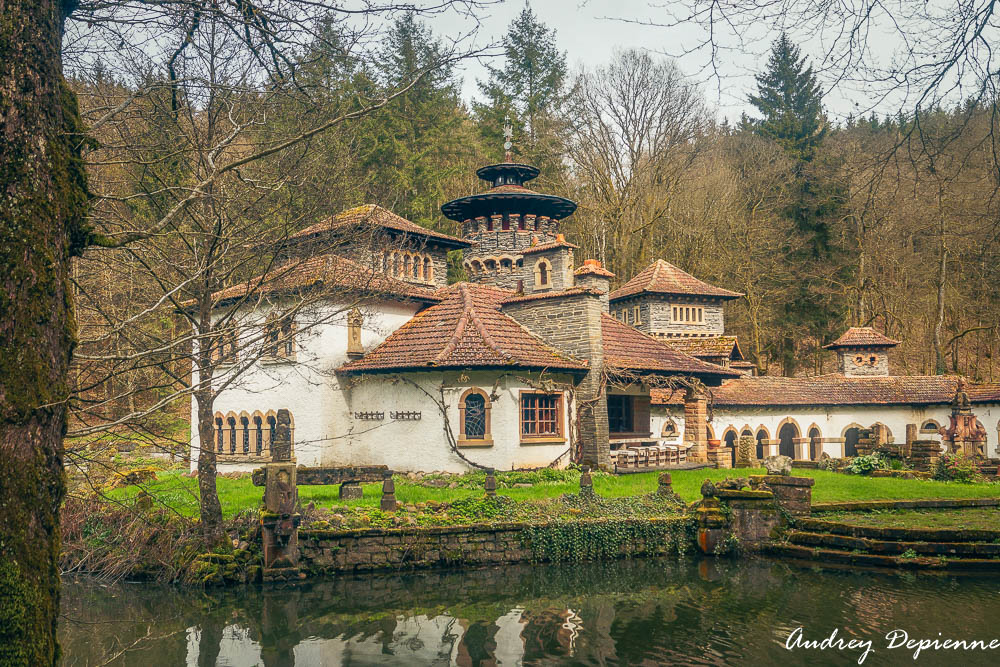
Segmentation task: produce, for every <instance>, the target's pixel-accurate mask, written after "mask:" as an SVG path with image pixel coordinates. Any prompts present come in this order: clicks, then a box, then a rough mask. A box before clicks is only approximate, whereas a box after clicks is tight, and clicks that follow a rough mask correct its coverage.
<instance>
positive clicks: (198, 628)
mask: <svg viewBox="0 0 1000 667" xmlns="http://www.w3.org/2000/svg"><path fill="white" fill-rule="evenodd" d="M62 607H63V616H62V619H61V622H60V623H61V625H60V628H61V629H60V633H61V641H62V646H63V651H64V664H66V665H95V664H104V663H105V662H108V661H110V664H114V665H143V666H148V665H189V666H208V665H239V666H243V665H267V666H279V665H280V666H288V665H299V666H301V665H320V666H327V667H332V666H334V665H450V664H454V665H483V666H486V665H519V664H524V665H557V664H558V665H634V664H645V665H663V664H669V665H736V664H743V665H772V664H784V665H798V664H820V665H826V664H829V665H851V664H858V662H859V660H861V659H862V657H864V662H863V664H865V665H897V664H898V665H903V664H910V665H912V664H919V665H955V664H962V665H963V666H964V667H967V666H970V665H987V664H990V665H995V664H997V663H998V662H1000V649H997V650H981V649H978V648H969V649H965V650H963V649H954V648H952V649H937V650H935V649H933V648H927V649H924V650H923V651H922V652H921V653H920V654H919V659H918V660H917V661H916V663H914V660H913V653H914V651H915V650H916V647H911V648H909V649H907V648H903V647H901V648H888V646H889V645H890V644H891V643H896V644H898V643H901V642H902V641H903V637H902V635H898V636H897V638H896V639H893V640H891V641H890V640H887V639H886V638H885V636H886V634H887V633H889V632H890V631H892V630H896V629H898V630H901V631H905V632H906V633H908V634H907V637H906V639H907V640H909V641H911V642H913V641H915V640H921V639H924V640H934V639H937V640H939V641H940V640H944V639H952V640H963V639H964V640H984V641H985V642H987V643H988V642H989V641H991V640H994V639H996V640H998V641H997V643H996V644H995V645H994V646H1000V579H997V578H995V577H986V576H966V577H956V576H940V575H930V574H920V575H913V574H891V573H873V572H860V571H828V570H824V571H820V570H816V569H799V568H796V567H794V566H792V565H789V564H785V563H778V562H773V561H768V560H763V559H760V560H757V559H750V560H746V561H744V562H733V561H718V560H702V561H690V560H683V561H676V560H659V559H646V560H631V561H616V562H609V563H585V564H554V565H536V566H530V565H518V566H508V567H502V568H489V569H475V570H465V571H441V570H435V571H422V572H411V573H405V574H386V575H371V576H366V577H359V576H351V577H341V578H337V579H331V580H326V581H316V582H307V583H302V584H298V585H283V586H273V587H271V586H267V587H241V588H236V589H227V590H207V591H203V590H191V589H181V588H175V587H164V586H153V585H149V584H129V583H124V584H115V585H101V584H98V583H95V582H92V581H86V580H67V581H66V582H65V585H64V589H63V604H62ZM799 627H801V628H803V631H802V633H801V634H802V639H804V640H813V641H818V640H822V639H826V638H829V637H830V636H831V634H832V633H833V632H834V631H835V630H836V632H837V635H836V639H837V640H842V643H841V644H839V645H838V646H834V647H832V648H828V649H826V650H819V649H816V648H805V647H797V648H794V649H792V650H789V649H787V648H786V643H787V642H788V638H789V636H790V635H792V636H793V638H794V637H797V636H798V635H797V634H793V631H795V630H796V628H799ZM938 633H941V634H938ZM850 640H854V641H855V644H854V647H853V648H852V647H849V646H845V645H844V644H845V643H846V642H848V641H850ZM866 641H870V642H871V648H872V649H873V650H872V651H871V652H866V647H865V645H864V642H866ZM116 656H117V657H116Z"/></svg>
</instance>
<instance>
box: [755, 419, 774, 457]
mask: <svg viewBox="0 0 1000 667" xmlns="http://www.w3.org/2000/svg"><path fill="white" fill-rule="evenodd" d="M755 437H756V439H757V460H758V461H762V460H764V458H765V457H766V456H767V455H766V454H765V453H764V447H765V445H764V441H765V440H770V439H771V434H770V433H768V432H767V429H765V428H764V427H763V426H761V427H760V428H758V429H757V435H756V436H755Z"/></svg>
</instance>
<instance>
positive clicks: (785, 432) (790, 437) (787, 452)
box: [778, 421, 799, 459]
mask: <svg viewBox="0 0 1000 667" xmlns="http://www.w3.org/2000/svg"><path fill="white" fill-rule="evenodd" d="M798 437H799V427H798V426H796V425H795V424H793V423H792V422H790V421H787V422H785V423H784V424H782V425H781V428H779V429H778V453H779V454H781V455H782V456H790V457H791V458H793V459H794V458H795V439H796V438H798Z"/></svg>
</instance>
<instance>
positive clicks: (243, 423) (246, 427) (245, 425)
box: [240, 417, 250, 454]
mask: <svg viewBox="0 0 1000 667" xmlns="http://www.w3.org/2000/svg"><path fill="white" fill-rule="evenodd" d="M240 430H241V431H242V432H243V453H244V454H249V453H250V420H249V419H247V418H246V417H240Z"/></svg>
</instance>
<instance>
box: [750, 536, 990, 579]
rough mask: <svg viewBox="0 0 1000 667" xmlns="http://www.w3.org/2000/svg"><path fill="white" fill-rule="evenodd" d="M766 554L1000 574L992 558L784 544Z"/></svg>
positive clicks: (839, 562) (838, 562)
mask: <svg viewBox="0 0 1000 667" xmlns="http://www.w3.org/2000/svg"><path fill="white" fill-rule="evenodd" d="M764 552H765V553H766V554H768V555H771V556H777V557H781V558H783V559H790V560H795V561H802V562H807V563H812V564H815V563H822V564H830V565H854V566H857V565H861V566H865V567H883V568H907V569H929V570H939V571H940V570H944V571H949V572H996V571H1000V560H997V559H992V558H941V557H927V556H918V557H916V558H902V557H899V556H888V555H882V554H868V553H858V552H855V551H844V550H841V549H822V548H818V547H807V546H803V545H800V544H787V543H784V542H781V543H773V544H769V545H767V546H766V547H765V549H764Z"/></svg>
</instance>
